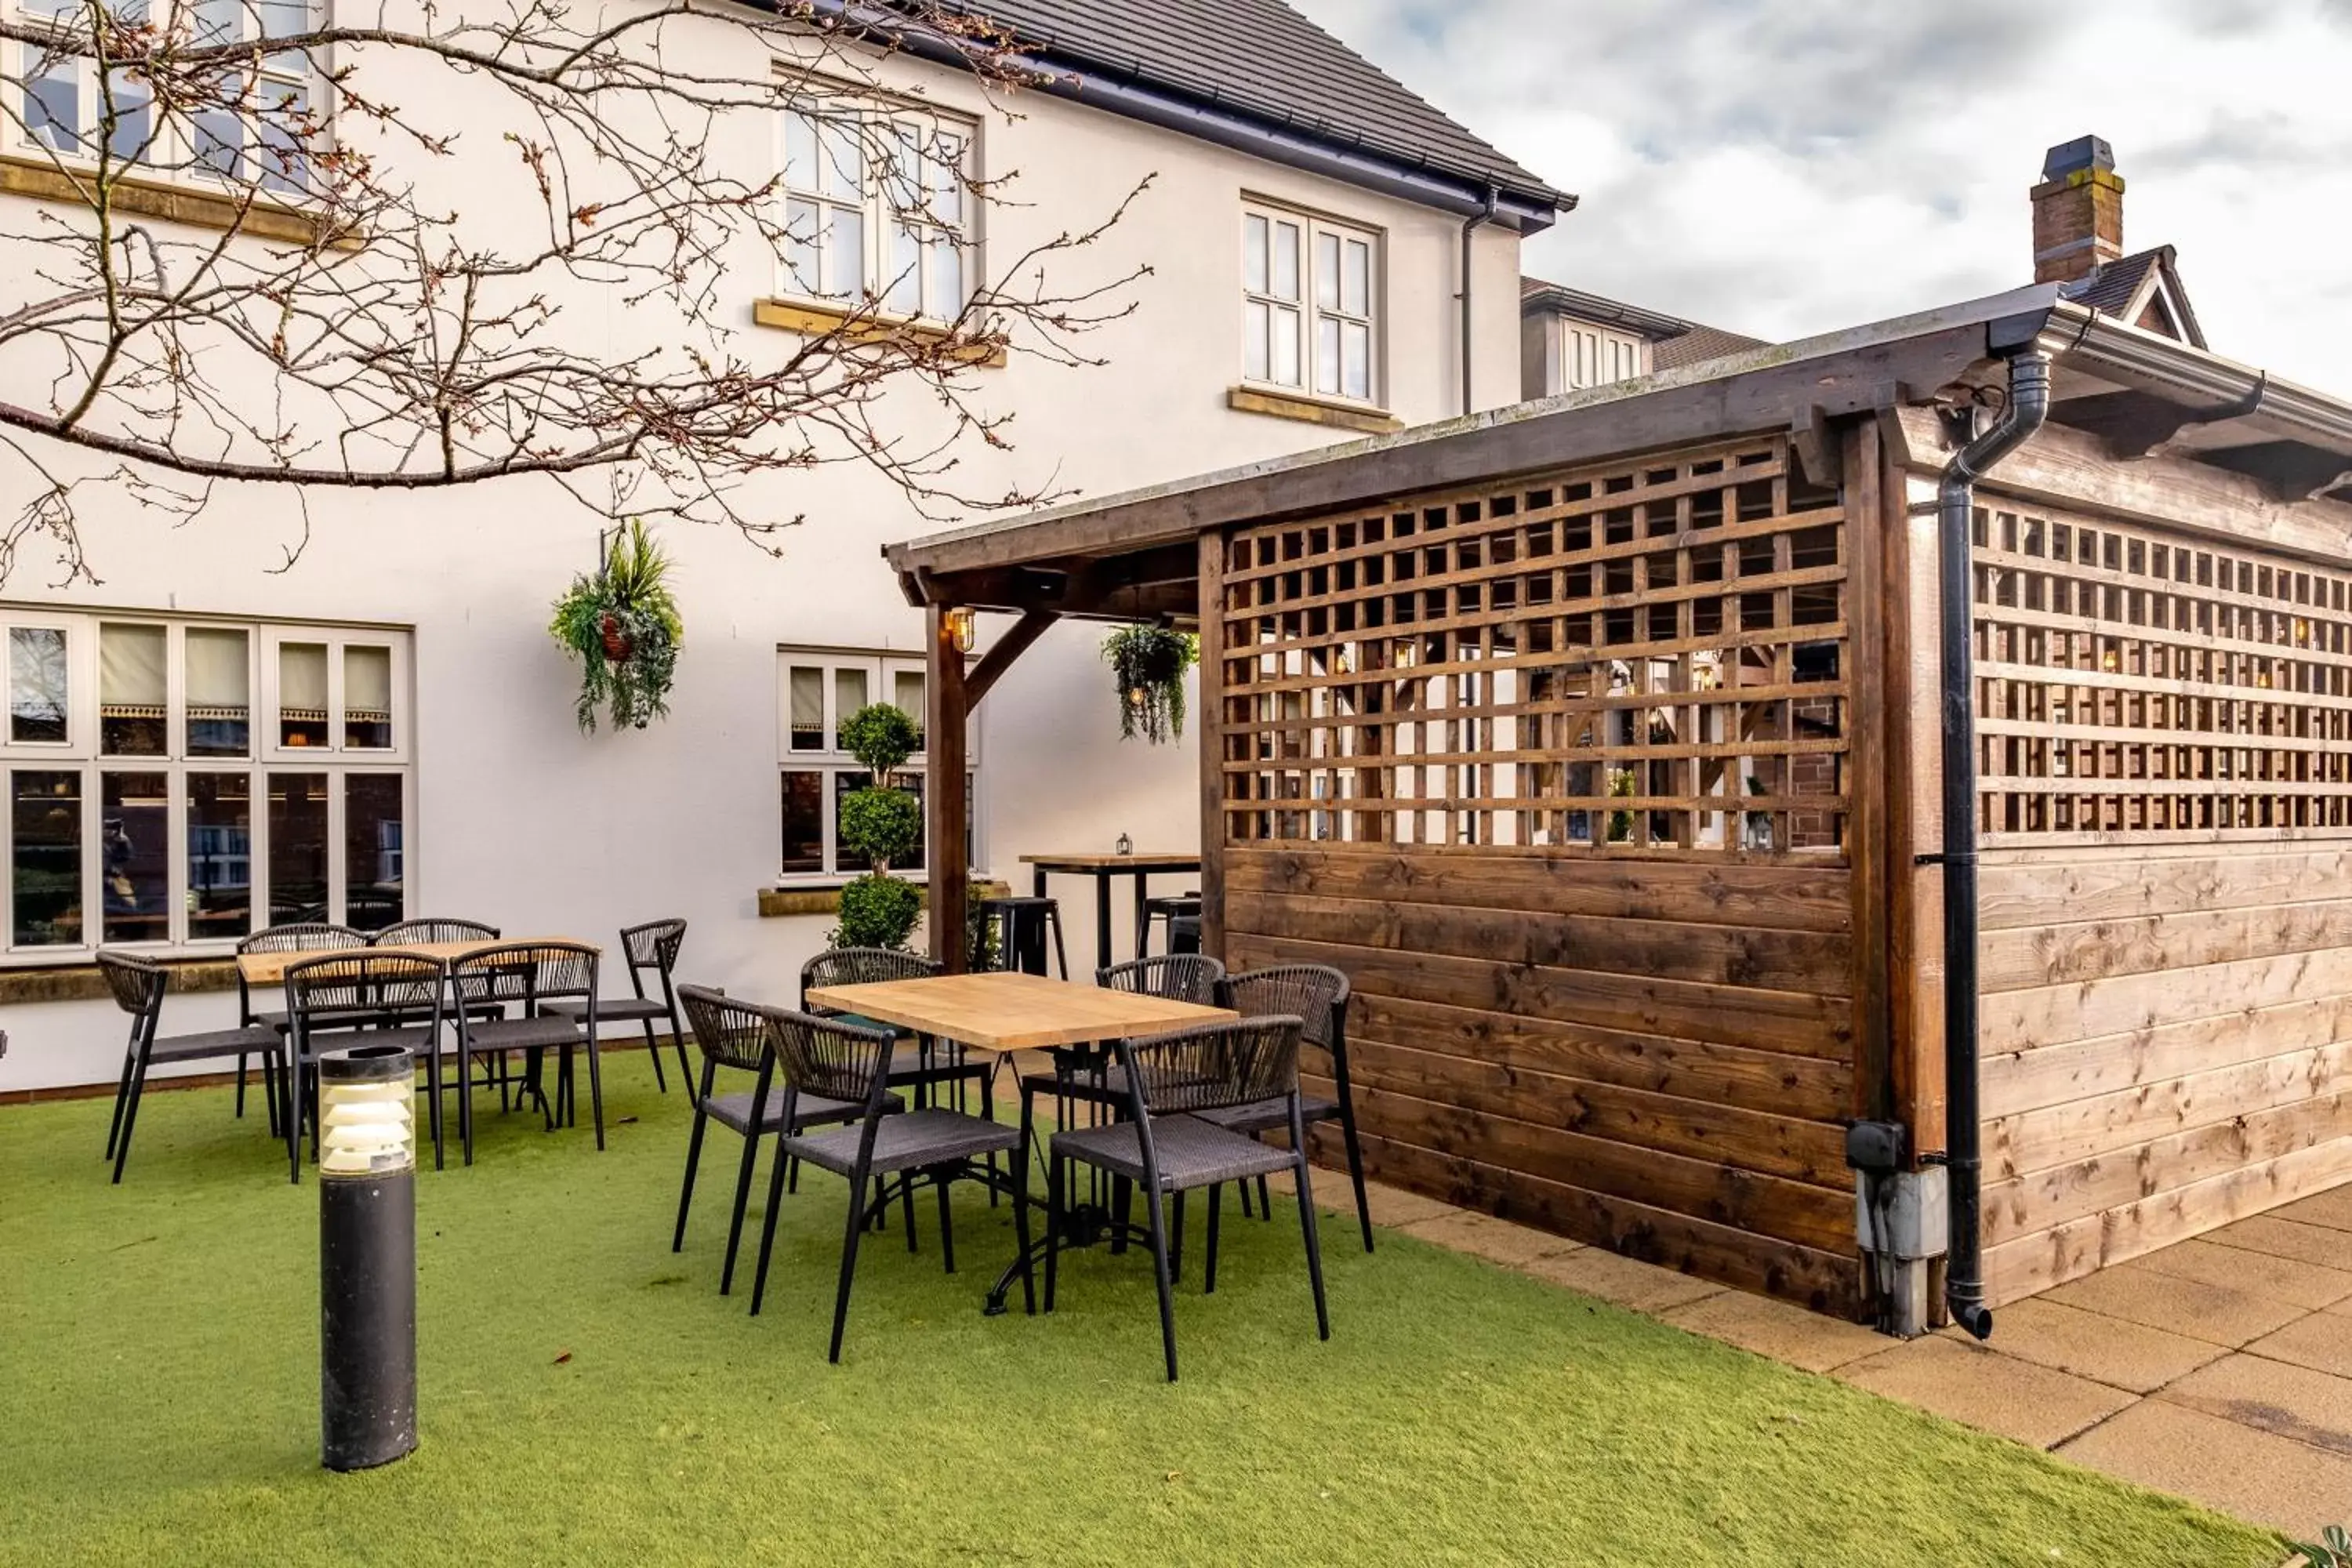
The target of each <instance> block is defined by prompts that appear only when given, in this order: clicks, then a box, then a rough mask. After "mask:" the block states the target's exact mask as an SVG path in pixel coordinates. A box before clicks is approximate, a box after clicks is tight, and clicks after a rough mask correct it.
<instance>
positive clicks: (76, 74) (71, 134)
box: [24, 44, 81, 152]
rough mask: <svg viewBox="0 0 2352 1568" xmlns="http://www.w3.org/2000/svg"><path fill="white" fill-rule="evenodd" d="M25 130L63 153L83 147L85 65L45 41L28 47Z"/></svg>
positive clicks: (26, 55) (36, 139) (27, 45)
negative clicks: (83, 82) (48, 45)
mask: <svg viewBox="0 0 2352 1568" xmlns="http://www.w3.org/2000/svg"><path fill="white" fill-rule="evenodd" d="M24 83H25V129H26V131H27V132H30V134H31V136H32V139H33V140H34V141H36V142H42V143H44V144H45V145H47V146H50V147H54V148H57V149H58V151H59V152H77V151H79V149H80V146H81V68H80V66H79V64H78V63H77V62H76V61H75V60H74V59H73V58H72V57H70V56H58V55H53V54H52V53H51V52H50V50H49V47H47V45H44V44H26V46H25V75H24Z"/></svg>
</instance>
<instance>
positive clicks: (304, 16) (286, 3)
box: [254, 0, 310, 38]
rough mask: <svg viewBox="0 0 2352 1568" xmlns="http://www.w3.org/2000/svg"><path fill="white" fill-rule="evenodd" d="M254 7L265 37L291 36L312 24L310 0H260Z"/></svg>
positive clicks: (262, 34)
mask: <svg viewBox="0 0 2352 1568" xmlns="http://www.w3.org/2000/svg"><path fill="white" fill-rule="evenodd" d="M254 8H255V10H257V12H259V13H260V16H261V36H262V37H265V38H285V37H292V36H293V35H294V34H296V33H299V32H301V31H302V30H303V29H305V28H306V27H308V26H310V0H259V3H258V4H257V5H256V6H255V7H254Z"/></svg>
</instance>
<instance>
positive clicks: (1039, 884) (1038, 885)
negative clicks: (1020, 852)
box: [1029, 866, 1045, 899]
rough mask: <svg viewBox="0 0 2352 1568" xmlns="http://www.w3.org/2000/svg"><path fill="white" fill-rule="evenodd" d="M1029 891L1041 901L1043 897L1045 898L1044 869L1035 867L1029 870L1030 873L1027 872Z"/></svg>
mask: <svg viewBox="0 0 2352 1568" xmlns="http://www.w3.org/2000/svg"><path fill="white" fill-rule="evenodd" d="M1029 890H1030V891H1031V892H1033V893H1034V894H1036V895H1037V896H1038V897H1039V898H1041V899H1042V898H1044V897H1045V867H1043V866H1035V867H1032V868H1030V872H1029Z"/></svg>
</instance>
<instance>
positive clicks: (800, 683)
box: [776, 648, 980, 883]
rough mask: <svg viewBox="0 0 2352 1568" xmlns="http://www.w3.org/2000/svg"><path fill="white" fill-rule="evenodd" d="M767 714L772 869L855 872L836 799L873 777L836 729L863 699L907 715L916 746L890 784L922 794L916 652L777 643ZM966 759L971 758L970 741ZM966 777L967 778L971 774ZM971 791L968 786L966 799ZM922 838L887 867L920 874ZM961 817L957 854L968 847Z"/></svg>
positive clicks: (800, 874) (859, 866)
mask: <svg viewBox="0 0 2352 1568" xmlns="http://www.w3.org/2000/svg"><path fill="white" fill-rule="evenodd" d="M776 664H777V697H778V705H779V707H780V709H781V711H780V712H779V714H778V717H777V734H778V739H779V742H780V745H779V748H778V749H779V752H780V756H781V765H780V771H781V774H782V790H781V796H780V799H781V805H782V814H781V818H780V820H781V825H782V837H781V844H780V853H779V859H778V871H779V874H780V876H781V878H782V880H783V881H785V882H787V883H790V882H803V883H805V882H813V881H835V880H839V879H843V878H846V877H852V876H856V875H858V874H860V873H863V872H864V871H866V869H868V867H867V865H866V860H865V858H864V857H863V856H860V855H859V854H857V853H856V851H854V850H852V849H851V848H850V847H848V846H847V845H845V844H844V843H843V842H842V841H841V806H842V802H843V801H844V800H845V799H847V798H848V797H849V796H850V795H854V794H856V792H857V791H859V790H861V789H865V788H866V787H868V785H870V784H872V782H873V776H872V775H871V774H870V773H867V772H866V770H865V768H864V767H863V766H862V765H861V764H860V763H858V761H857V759H856V758H855V757H853V756H851V755H850V754H849V751H848V748H846V747H845V746H844V745H843V744H842V742H841V725H842V723H843V721H845V720H846V719H847V718H848V717H849V716H850V715H851V714H853V713H855V712H856V711H857V710H859V709H860V708H863V707H865V706H866V705H867V704H868V703H872V702H887V703H889V704H890V705H891V706H893V707H895V708H897V709H898V710H899V711H900V712H902V713H904V714H906V715H907V716H908V718H910V719H912V720H913V721H915V733H916V742H915V745H916V749H915V752H914V754H913V755H912V756H910V757H908V759H907V765H906V767H905V768H903V769H901V770H900V771H899V773H898V775H897V777H896V778H895V779H894V780H893V781H892V782H893V784H894V785H895V787H897V788H898V789H902V790H905V791H907V792H908V793H909V794H911V795H914V796H915V797H916V799H918V800H921V799H922V798H923V797H924V784H925V777H926V773H925V759H924V752H923V749H922V746H923V723H924V702H923V691H924V682H925V679H926V674H925V670H924V668H923V661H922V659H921V658H917V657H913V656H910V655H904V654H889V653H872V652H861V651H858V650H856V649H849V648H783V649H781V650H779V651H778V653H777V656H776ZM979 760H980V759H979V748H978V744H977V740H976V738H975V742H974V744H973V746H972V750H971V762H972V763H973V765H974V767H975V768H977V766H978V763H979ZM976 776H977V775H976V773H975V774H967V775H966V778H967V781H968V782H969V781H971V780H972V779H974V778H976ZM971 793H976V790H975V791H973V792H968V794H967V798H970V797H971ZM929 832H930V827H929V818H928V817H926V818H925V822H924V837H925V842H924V843H923V844H922V845H919V846H918V847H917V848H916V850H915V853H914V854H913V855H912V856H910V857H909V858H908V859H907V860H906V861H905V862H903V863H901V864H897V865H893V866H892V867H891V869H892V870H894V871H920V870H921V869H922V868H923V867H924V865H925V863H926V860H927V858H928V856H927V854H926V851H927V850H928V848H929ZM965 835H966V837H965V843H966V852H967V854H970V853H971V848H972V844H971V822H970V819H969V817H968V818H967V821H966V824H965Z"/></svg>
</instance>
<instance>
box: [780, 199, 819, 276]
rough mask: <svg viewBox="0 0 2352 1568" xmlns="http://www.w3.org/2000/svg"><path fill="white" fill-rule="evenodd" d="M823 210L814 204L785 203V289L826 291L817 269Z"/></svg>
mask: <svg viewBox="0 0 2352 1568" xmlns="http://www.w3.org/2000/svg"><path fill="white" fill-rule="evenodd" d="M823 214H824V208H822V207H820V206H818V205H816V204H815V203H814V202H786V203H785V204H784V277H785V283H784V287H785V288H786V289H789V290H791V291H792V292H793V293H795V294H822V293H824V274H823V273H821V272H819V271H818V269H817V268H818V258H817V231H818V226H819V225H821V224H822V223H823V222H824V216H823Z"/></svg>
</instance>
